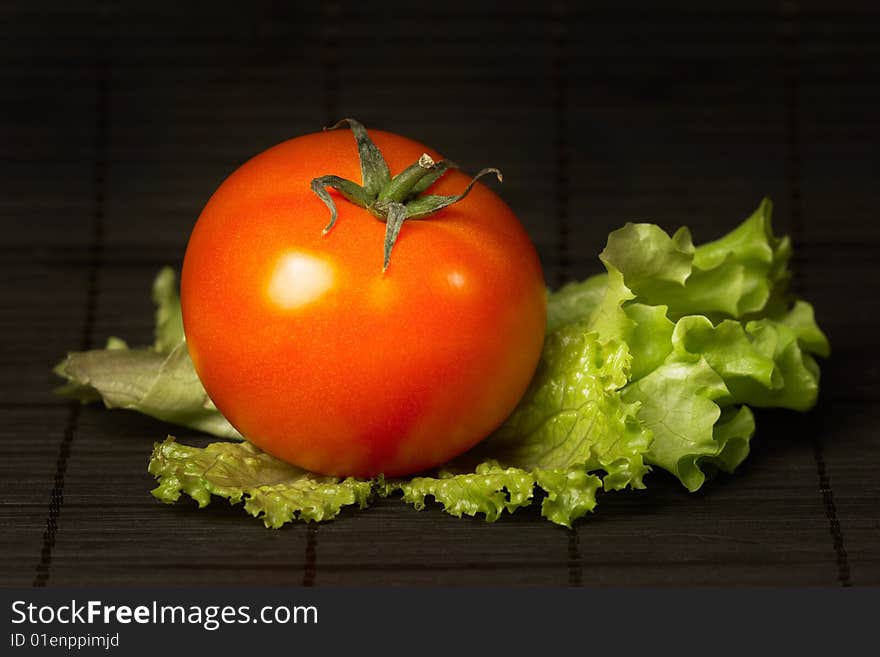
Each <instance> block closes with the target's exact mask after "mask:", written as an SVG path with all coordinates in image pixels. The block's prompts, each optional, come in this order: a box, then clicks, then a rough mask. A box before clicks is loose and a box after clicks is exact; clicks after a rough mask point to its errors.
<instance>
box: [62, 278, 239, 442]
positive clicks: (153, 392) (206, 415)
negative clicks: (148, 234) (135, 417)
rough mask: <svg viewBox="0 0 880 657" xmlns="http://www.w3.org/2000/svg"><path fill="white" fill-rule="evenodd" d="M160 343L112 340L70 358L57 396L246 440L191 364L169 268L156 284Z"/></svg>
mask: <svg viewBox="0 0 880 657" xmlns="http://www.w3.org/2000/svg"><path fill="white" fill-rule="evenodd" d="M153 300H154V302H155V303H156V330H155V342H154V344H153V345H152V346H151V347H141V348H137V349H129V347H128V345H127V344H126V343H125V342H124V341H123V340H121V339H119V338H110V340H109V341H108V343H107V348H105V349H93V350H90V351H80V352H73V353H69V354H68V355H67V357H66V358H65V359H64V360H63V361H61V362H60V363H58V365H56V366H55V369H54V370H53V371H54V372H55V374H57V375H58V376H60V377H62V378H64V379H66V380H67V383H66V384H64V385H63V386H61V387H60V388H58V389H57V392H58V393H59V394H60V395H62V396H64V397H67V398H70V399H75V400H78V401H82V402H92V401H103V402H104V405H105V406H106V407H107V408H122V409H127V410H132V411H137V412H139V413H143V414H144V415H149V416H150V417H154V418H156V419H159V420H163V421H165V422H170V423H172V424H177V425H180V426H183V427H188V428H190V429H196V430H198V431H204V432H206V433H210V434H212V435H214V436H219V437H221V438H232V439H237V440H241V439H242V436H241V434H240V433H239V432H238V431H237V430H236V429H235V428H234V427H233V426H232V425H231V424H229V422H228V421H227V420H226V418H225V417H223V415H222V414H221V413H220V411H218V410H217V407H216V406H214V403H213V402H212V401H211V400H210V398H209V397H208V393H207V392H205V389H204V387H203V386H202V383H201V381H199V377H198V375H197V374H196V371H195V368H194V367H193V364H192V360H190V357H189V352H188V351H187V349H186V342H185V341H184V335H183V322H182V319H181V312H180V298H179V297H178V295H177V282H176V277H175V274H174V270H173V269H171V268H170V267H165V268H163V269H162V270H161V271H160V272H159V274H158V275H157V277H156V280H155V282H154V283H153Z"/></svg>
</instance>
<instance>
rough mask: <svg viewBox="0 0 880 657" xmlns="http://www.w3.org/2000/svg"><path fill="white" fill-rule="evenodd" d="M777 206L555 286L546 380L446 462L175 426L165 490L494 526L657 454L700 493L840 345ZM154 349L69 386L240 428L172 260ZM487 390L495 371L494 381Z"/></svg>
mask: <svg viewBox="0 0 880 657" xmlns="http://www.w3.org/2000/svg"><path fill="white" fill-rule="evenodd" d="M771 212H772V205H771V203H770V202H769V201H768V200H764V201H762V203H761V204H760V205H759V207H758V208H757V210H756V211H755V212H754V213H752V215H751V216H749V217H748V218H747V219H746V220H745V221H744V222H743V223H742V224H740V225H739V226H738V227H736V228H735V229H734V230H732V231H731V232H730V233H728V234H727V235H724V236H722V237H721V238H719V239H717V240H714V241H711V242H707V243H704V244H701V245H694V243H693V240H692V237H691V234H690V231H689V230H688V229H687V228H680V229H678V230H677V231H675V232H674V233H672V234H671V235H670V234H668V233H666V232H665V231H664V230H663V229H661V228H660V227H659V226H656V225H653V224H647V223H630V224H626V225H625V226H623V227H622V228H621V229H619V230H617V231H614V232H612V233H611V234H610V235H609V237H608V242H607V244H606V246H605V249H604V250H603V251H602V253H601V254H600V255H599V259H600V261H601V263H602V264H603V265H604V266H605V270H606V272H605V273H602V274H596V275H594V276H592V277H590V278H588V279H586V280H584V281H580V282H572V283H569V284H568V285H566V286H564V287H562V288H561V289H559V290H558V291H555V292H551V293H549V294H548V299H547V304H548V306H547V311H548V312H547V336H546V339H545V344H544V350H543V353H542V356H541V360H540V363H539V365H538V368H537V371H536V373H535V376H534V379H533V380H532V382H531V385H530V386H529V389H528V390H527V392H526V394H525V395H524V396H523V398H522V400H520V402H519V404H518V406H517V407H516V409H514V411H513V412H512V414H511V415H510V417H508V418H507V420H506V421H505V422H504V423H503V425H502V426H501V427H500V428H499V429H498V430H497V431H496V432H494V433H493V434H492V435H491V436H489V437H488V438H486V440H484V441H483V442H482V443H480V444H479V445H478V446H477V447H476V448H474V449H473V450H471V451H470V452H468V453H466V454H464V455H462V456H460V457H459V458H457V459H455V460H453V461H452V462H450V463H447V464H446V465H444V466H443V467H441V468H439V469H438V470H437V471H435V472H432V473H424V474H423V476H418V477H412V478H408V479H395V480H385V479H384V478H381V477H380V478H377V479H375V480H363V479H353V478H348V479H339V478H335V477H324V476H320V475H316V474H313V473H309V472H306V471H304V470H301V469H299V468H296V467H294V466H291V465H288V464H286V463H283V462H281V461H279V460H277V459H275V458H273V457H271V456H269V455H268V454H265V453H263V452H261V451H260V450H258V449H257V448H256V447H254V446H253V445H250V444H249V443H247V442H246V441H245V442H237V443H236V442H217V443H213V444H210V445H208V446H207V447H204V448H198V447H189V446H185V445H181V444H179V443H177V442H176V441H175V440H174V439H173V438H171V437H169V438H168V439H166V440H165V442H163V443H160V444H157V445H156V446H155V448H154V451H153V455H152V458H151V460H150V465H149V470H150V472H151V473H152V474H153V475H154V476H155V477H156V479H157V481H158V484H159V485H158V487H157V488H156V489H155V490H154V491H153V494H154V495H155V496H156V497H157V498H159V499H161V500H162V501H165V502H174V501H176V500H178V499H179V497H180V496H181V494H186V495H188V496H190V497H192V498H193V499H195V500H196V501H197V502H198V504H199V505H200V506H204V505H206V504H207V503H208V502H209V501H210V499H211V497H212V496H213V495H216V496H219V497H225V498H227V499H228V500H229V501H230V502H231V503H233V504H237V503H241V502H243V503H244V508H245V510H246V511H247V512H248V513H251V514H252V515H254V516H257V517H260V518H262V519H263V521H264V523H265V524H266V526H268V527H279V526H281V525H283V524H284V523H286V522H288V521H292V520H313V521H320V520H327V519H330V518H333V517H335V516H337V514H338V513H339V512H340V510H341V509H342V508H344V507H346V506H354V505H357V506H358V507H360V508H363V507H365V506H367V505H368V504H369V503H370V501H371V499H373V498H374V497H375V496H388V495H399V496H400V497H401V498H402V499H403V500H404V501H405V502H407V503H409V504H411V505H413V506H414V507H415V508H416V509H422V508H424V507H425V506H426V505H427V504H428V503H429V501H430V500H434V501H435V502H437V503H439V504H440V505H441V506H442V507H443V508H444V510H445V511H446V512H448V513H450V514H452V515H455V516H465V515H467V516H482V517H484V518H485V519H486V520H487V521H495V520H497V519H498V518H500V517H501V516H502V515H503V514H504V513H505V512H507V513H513V512H515V511H516V510H517V509H520V508H522V507H525V506H528V505H530V504H532V503H534V502H536V501H538V500H540V504H541V512H542V515H543V516H544V517H546V518H547V519H549V520H550V521H552V522H554V523H557V524H560V525H564V526H571V525H572V523H573V522H574V521H575V520H576V519H578V518H580V517H582V516H584V515H585V514H587V513H589V512H591V511H593V510H594V509H595V507H596V504H597V496H598V495H599V494H600V492H601V493H604V494H608V493H610V492H613V491H617V490H621V489H624V488H636V489H638V488H644V487H645V482H644V479H645V477H646V475H647V474H648V473H649V472H650V471H651V467H652V466H656V467H660V468H662V469H665V470H667V471H669V472H670V473H672V474H673V475H675V476H676V477H678V479H679V480H680V481H681V483H682V484H683V485H684V486H685V487H686V488H687V489H688V490H691V491H695V490H697V489H698V488H700V487H701V486H702V485H704V483H705V481H706V480H707V478H708V477H710V476H711V475H713V474H714V473H715V472H716V471H719V470H720V471H723V472H733V471H734V470H735V469H736V468H737V466H738V465H739V464H740V463H742V461H743V460H744V459H745V458H746V457H747V456H748V453H749V445H750V441H751V440H752V438H753V436H754V435H755V431H756V428H755V418H754V414H753V413H752V410H751V407H775V408H786V409H792V410H797V411H806V410H808V409H810V408H811V407H812V406H813V405H814V404H815V403H816V400H817V396H818V390H819V378H820V371H819V365H818V363H817V361H816V358H817V357H822V358H825V357H828V356H829V354H830V347H829V344H828V340H827V338H826V337H825V335H824V334H823V333H822V331H821V330H820V328H819V327H818V325H817V324H816V321H815V316H814V312H813V308H812V307H811V306H810V304H809V303H807V302H806V301H803V300H798V299H794V298H793V297H792V296H791V294H790V292H789V290H788V282H789V279H790V276H791V272H790V270H789V263H790V259H791V243H790V241H789V240H788V239H787V238H785V237H777V236H775V235H774V234H773V231H772V227H771ZM153 299H154V301H155V303H156V318H155V319H156V331H155V338H154V343H153V345H151V346H149V347H142V348H137V349H129V348H128V346H127V345H126V344H125V343H124V342H123V341H121V340H119V339H118V338H111V340H110V341H109V342H108V345H107V348H106V349H104V350H94V351H89V352H80V353H72V354H69V355H68V357H67V358H66V359H65V360H64V361H63V362H62V363H60V364H59V365H58V366H57V367H56V370H55V371H56V372H57V373H58V374H59V375H60V376H62V377H63V378H65V379H66V380H67V383H66V385H65V386H63V387H62V388H61V389H60V392H61V393H62V394H65V395H67V396H69V397H72V398H74V399H79V400H81V401H83V402H88V401H96V400H102V401H103V402H104V404H105V405H106V406H108V407H110V408H127V409H131V410H135V411H138V412H141V413H146V414H148V415H151V416H153V417H157V418H159V419H162V420H165V421H168V422H171V423H174V424H179V425H182V426H187V427H190V428H194V429H198V430H201V431H205V432H207V433H210V434H213V435H216V436H220V437H224V438H234V439H241V436H240V435H239V434H238V432H237V431H235V429H234V428H233V427H232V426H231V425H229V423H228V422H227V421H226V420H225V418H223V416H222V415H221V414H220V413H219V412H218V411H217V409H216V408H215V407H214V405H213V404H212V403H211V401H210V399H209V398H208V396H207V394H206V393H205V390H204V388H203V387H202V385H201V383H200V382H199V381H198V377H197V376H196V374H195V370H194V369H193V366H192V362H191V361H190V359H189V356H188V354H187V351H186V342H185V337H184V333H183V324H182V321H181V314H180V301H179V298H178V296H177V292H176V280H175V278H174V272H173V270H171V269H170V268H165V269H163V270H162V271H161V272H160V273H159V276H158V277H157V279H156V282H155V284H154V286H153ZM487 384H488V383H487Z"/></svg>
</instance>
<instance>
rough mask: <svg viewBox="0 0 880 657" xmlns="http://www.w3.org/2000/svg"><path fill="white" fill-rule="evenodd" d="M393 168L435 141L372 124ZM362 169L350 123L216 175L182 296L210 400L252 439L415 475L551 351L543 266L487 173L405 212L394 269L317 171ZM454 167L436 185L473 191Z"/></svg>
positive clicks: (477, 427)
mask: <svg viewBox="0 0 880 657" xmlns="http://www.w3.org/2000/svg"><path fill="white" fill-rule="evenodd" d="M369 136H370V137H372V139H373V141H374V142H375V144H376V145H377V146H378V147H379V149H380V150H381V152H382V154H383V155H384V157H385V160H386V161H387V163H388V166H389V168H390V170H391V173H392V174H396V173H397V172H399V171H401V170H402V169H404V168H405V167H406V166H408V165H410V164H412V163H413V162H414V161H416V160H418V159H419V157H420V155H422V154H423V153H428V154H429V155H431V156H432V157H434V158H438V159H439V156H438V154H437V153H436V152H435V151H433V150H431V149H429V148H427V147H426V146H423V145H422V144H419V143H417V142H415V141H412V140H410V139H406V138H404V137H401V136H398V135H395V134H391V133H387V132H381V131H378V130H371V131H370V133H369ZM324 174H336V175H339V176H341V177H343V178H347V179H349V180H352V181H355V182H358V183H360V182H361V169H360V166H359V159H358V147H357V145H356V144H355V139H354V138H353V137H352V133H351V132H350V131H348V130H334V131H326V132H320V133H316V134H310V135H306V136H303V137H299V138H297V139H292V140H290V141H286V142H284V143H281V144H279V145H278V146H275V147H273V148H270V149H269V150H267V151H265V152H263V153H261V154H259V155H257V156H256V157H254V158H253V159H251V160H250V161H248V162H247V163H245V164H244V165H243V166H242V167H241V168H239V169H238V170H237V171H235V172H234V173H233V174H232V175H231V176H229V178H227V179H226V181H224V182H223V184H222V185H221V186H220V187H219V189H217V191H216V192H215V193H214V195H213V196H212V197H211V199H210V201H209V202H208V204H207V205H206V207H205V208H204V210H203V211H202V214H201V216H200V217H199V219H198V222H197V223H196V226H195V228H194V230H193V232H192V236H191V238H190V241H189V244H188V246H187V250H186V255H185V258H184V263H183V272H182V277H181V302H182V308H183V320H184V327H185V332H186V339H187V344H188V347H189V351H190V354H191V356H192V359H193V363H194V364H195V367H196V371H197V372H198V374H199V377H200V378H201V380H202V382H203V384H204V386H205V389H206V390H207V392H208V394H209V395H210V397H211V399H212V400H213V401H214V403H215V404H216V405H217V407H218V408H219V409H220V411H221V412H222V413H223V414H224V415H225V416H226V418H227V419H228V420H229V421H230V422H231V423H232V424H233V425H234V426H235V427H236V428H237V429H238V430H239V431H240V432H241V433H242V435H244V436H245V437H247V439H248V440H249V441H251V442H252V443H254V444H255V445H257V446H258V447H260V448H261V449H263V450H264V451H266V452H268V453H270V454H272V455H274V456H276V457H278V458H280V459H283V460H285V461H287V462H290V463H293V464H295V465H298V466H301V467H303V468H306V469H309V470H312V471H314V472H319V473H325V474H333V475H339V476H345V475H354V476H361V477H369V476H374V475H377V474H379V473H384V474H385V475H386V476H402V475H408V474H413V473H416V472H419V471H422V470H425V469H428V468H431V467H432V466H436V465H439V464H441V463H443V462H445V461H447V460H449V459H451V458H453V457H455V456H456V455H458V454H460V453H462V452H464V451H465V450H467V449H469V448H470V447H472V446H473V445H475V444H476V443H477V442H479V441H480V440H482V439H483V438H484V437H486V436H487V435H488V434H489V433H491V432H492V431H493V430H494V429H495V428H496V427H497V426H498V425H499V424H500V423H501V422H502V421H503V420H504V419H505V418H506V416H507V415H508V414H509V413H510V412H511V411H512V410H513V408H514V406H515V405H516V403H517V401H518V400H519V398H520V397H521V396H522V394H523V393H524V392H525V389H526V387H527V385H528V383H529V380H530V378H531V376H532V374H533V373H534V370H535V368H536V366H537V362H538V358H539V355H540V352H541V347H542V343H543V337H544V329H545V313H546V299H545V286H544V279H543V275H542V271H541V266H540V263H539V260H538V256H537V254H536V252H535V249H534V247H533V245H532V243H531V242H530V240H529V238H528V236H527V234H526V233H525V231H524V230H523V228H522V226H521V225H520V223H519V221H518V220H517V218H516V217H515V216H514V214H513V212H512V211H511V209H510V208H509V207H508V206H507V205H506V204H505V203H504V202H503V201H502V200H501V199H500V198H499V197H498V196H497V195H496V194H495V193H494V192H493V191H492V190H490V189H489V188H488V187H485V186H483V185H481V184H479V183H477V184H476V185H475V186H474V188H473V190H472V192H471V193H470V195H469V196H467V197H466V198H464V199H463V200H461V201H460V202H459V203H457V204H455V205H451V206H449V207H447V208H445V209H443V210H441V211H440V212H438V213H436V214H434V215H432V216H430V217H427V218H424V219H413V220H408V221H406V222H405V223H404V224H403V226H402V229H401V230H400V234H399V239H398V240H397V242H396V245H395V246H394V250H393V253H392V255H391V259H390V266H389V267H388V269H387V271H384V272H383V268H382V262H383V260H382V254H383V244H384V239H385V223H383V221H380V220H379V219H377V218H376V217H374V216H373V215H372V214H370V213H369V212H368V211H367V210H365V209H363V208H361V207H358V206H357V205H354V204H352V203H350V202H348V201H347V200H345V199H344V198H343V197H342V196H340V195H338V194H335V193H334V194H333V198H334V200H335V201H336V205H337V207H338V210H339V216H338V220H337V222H336V224H335V225H334V227H333V229H332V230H330V231H329V232H327V233H326V234H323V229H324V227H325V226H326V225H327V223H328V220H329V213H328V208H327V207H326V206H325V205H324V203H322V201H321V200H320V199H319V198H318V197H317V196H316V195H315V193H313V192H312V190H311V189H310V186H309V185H310V182H311V181H312V179H314V178H316V177H318V176H321V175H324ZM468 181H469V178H468V177H467V176H465V175H464V174H462V173H460V172H458V171H450V172H448V173H447V174H446V175H445V176H444V177H442V178H441V179H440V180H439V181H438V182H436V183H435V184H434V185H433V187H432V188H431V190H430V192H431V193H432V194H457V193H460V192H462V190H463V189H464V188H465V186H466V184H467V183H468Z"/></svg>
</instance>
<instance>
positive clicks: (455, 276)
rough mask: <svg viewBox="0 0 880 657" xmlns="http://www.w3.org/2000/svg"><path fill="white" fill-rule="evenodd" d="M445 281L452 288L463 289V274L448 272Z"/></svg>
mask: <svg viewBox="0 0 880 657" xmlns="http://www.w3.org/2000/svg"><path fill="white" fill-rule="evenodd" d="M446 280H447V281H449V284H450V285H451V286H452V287H464V282H465V281H464V274H462V273H461V272H460V271H453V272H449V275H448V276H447V277H446Z"/></svg>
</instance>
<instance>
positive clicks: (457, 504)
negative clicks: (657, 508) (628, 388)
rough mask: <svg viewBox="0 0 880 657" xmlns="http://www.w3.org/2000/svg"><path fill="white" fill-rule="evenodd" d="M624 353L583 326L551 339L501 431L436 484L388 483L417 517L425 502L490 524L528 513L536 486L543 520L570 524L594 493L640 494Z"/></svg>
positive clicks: (644, 443)
mask: <svg viewBox="0 0 880 657" xmlns="http://www.w3.org/2000/svg"><path fill="white" fill-rule="evenodd" d="M629 360H630V357H629V351H628V350H627V348H626V345H623V344H619V343H614V342H607V343H603V342H601V341H600V339H599V336H598V335H597V334H596V333H594V332H590V331H589V330H588V328H587V324H586V322H584V321H581V322H574V323H572V324H568V325H566V326H564V327H562V328H561V329H560V330H558V331H556V332H554V333H551V334H550V335H549V336H548V337H547V339H546V341H545V345H544V351H543V353H542V356H541V361H540V363H539V365H538V370H537V372H536V374H535V377H534V379H533V380H532V383H531V385H530V387H529V389H528V390H527V391H526V393H525V395H524V396H523V398H522V400H521V401H520V403H519V405H518V406H517V408H516V409H515V410H514V412H513V413H512V414H511V416H510V417H509V418H508V419H507V420H506V421H505V422H504V424H503V425H502V426H501V427H500V428H499V429H498V430H497V431H496V432H495V433H493V434H492V435H491V436H489V437H488V438H487V439H486V440H484V441H483V442H482V443H480V444H479V445H478V446H477V447H476V448H475V449H473V450H471V452H469V453H468V454H465V455H464V456H462V457H460V458H458V459H456V460H454V461H453V462H452V463H450V464H448V465H447V466H446V467H444V468H443V469H442V470H441V471H440V473H439V474H438V475H437V476H436V477H418V478H416V479H412V480H399V481H395V482H391V484H390V485H391V486H392V487H393V489H395V490H400V491H401V492H402V493H403V498H404V500H406V501H408V502H410V503H412V504H414V505H415V506H416V507H417V508H421V507H423V506H424V504H425V498H426V496H428V495H431V496H433V497H434V499H435V500H436V501H438V502H439V503H441V504H442V505H443V507H444V508H445V509H446V511H447V512H449V513H452V514H453V515H461V514H467V515H476V514H478V513H482V514H484V515H485V517H486V519H487V520H494V519H496V518H497V517H498V515H499V514H500V513H501V512H502V511H504V510H507V511H513V510H515V509H517V508H519V507H522V506H526V505H527V504H528V503H529V501H530V500H531V498H532V495H533V489H534V487H535V486H537V487H538V488H540V489H541V490H542V491H543V492H544V494H545V495H544V499H543V501H542V514H543V515H544V516H545V517H547V518H548V519H550V520H552V521H553V522H556V523H558V524H562V525H566V526H571V523H572V522H573V521H574V520H575V519H577V518H579V517H581V516H582V515H584V514H585V513H587V512H589V511H592V510H593V508H594V507H595V506H596V491H597V490H598V489H599V488H600V487H601V488H604V490H606V491H608V490H621V489H623V488H626V487H627V486H630V487H632V488H644V484H643V482H642V477H643V476H644V475H645V474H646V473H647V472H648V470H649V468H648V466H647V465H645V462H644V460H643V454H644V452H645V450H646V449H647V447H648V445H649V444H650V442H651V434H650V431H648V430H646V428H645V426H644V425H642V424H641V423H640V422H639V421H638V420H637V419H636V413H637V412H638V404H637V403H636V404H631V403H625V402H624V401H623V400H622V399H621V396H620V390H621V388H623V387H624V386H625V385H626V383H627V376H628V371H629Z"/></svg>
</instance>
